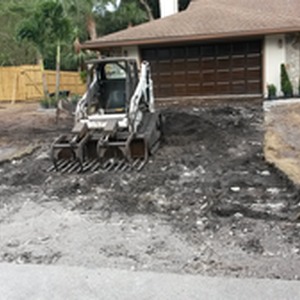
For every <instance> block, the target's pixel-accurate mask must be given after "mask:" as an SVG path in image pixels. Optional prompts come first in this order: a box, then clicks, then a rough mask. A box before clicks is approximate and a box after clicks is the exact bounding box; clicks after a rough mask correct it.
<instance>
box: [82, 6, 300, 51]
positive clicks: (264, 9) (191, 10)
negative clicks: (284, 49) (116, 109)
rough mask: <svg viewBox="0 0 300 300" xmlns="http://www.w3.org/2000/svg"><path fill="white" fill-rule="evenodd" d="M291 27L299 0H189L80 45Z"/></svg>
mask: <svg viewBox="0 0 300 300" xmlns="http://www.w3.org/2000/svg"><path fill="white" fill-rule="evenodd" d="M295 31H300V0H192V2H191V4H190V6H189V7H188V9H187V10H185V11H183V12H180V13H178V14H175V15H172V16H170V17H166V18H163V19H158V20H155V21H152V22H148V23H145V24H142V25H139V26H136V27H132V28H129V29H126V30H122V31H119V32H116V33H113V34H110V35H107V36H104V37H101V38H99V39H97V40H95V41H88V42H86V43H85V44H84V45H83V48H88V49H95V48H107V47H112V46H125V45H144V44H158V43H171V42H180V41H195V40H205V39H217V38H226V37H241V36H254V35H264V34H271V33H282V32H295Z"/></svg>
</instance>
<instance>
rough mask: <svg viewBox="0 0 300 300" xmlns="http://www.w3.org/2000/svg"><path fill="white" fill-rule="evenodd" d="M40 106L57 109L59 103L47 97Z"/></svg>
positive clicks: (53, 98)
mask: <svg viewBox="0 0 300 300" xmlns="http://www.w3.org/2000/svg"><path fill="white" fill-rule="evenodd" d="M40 105H41V107H42V108H56V107H57V101H56V100H55V97H45V98H43V99H42V100H41V101H40Z"/></svg>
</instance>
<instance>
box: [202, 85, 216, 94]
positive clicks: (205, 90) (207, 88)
mask: <svg viewBox="0 0 300 300" xmlns="http://www.w3.org/2000/svg"><path fill="white" fill-rule="evenodd" d="M215 92H216V88H215V84H214V83H213V82H211V83H204V84H203V85H202V86H201V93H202V94H203V95H214V93H215Z"/></svg>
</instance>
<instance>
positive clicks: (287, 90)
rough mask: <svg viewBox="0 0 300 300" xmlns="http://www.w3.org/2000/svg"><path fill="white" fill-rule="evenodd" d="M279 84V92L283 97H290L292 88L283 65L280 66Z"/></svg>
mask: <svg viewBox="0 0 300 300" xmlns="http://www.w3.org/2000/svg"><path fill="white" fill-rule="evenodd" d="M280 83H281V91H282V92H283V95H284V97H292V96H293V86H292V83H291V81H290V79H289V75H288V73H287V71H286V68H285V65H284V64H281V66H280Z"/></svg>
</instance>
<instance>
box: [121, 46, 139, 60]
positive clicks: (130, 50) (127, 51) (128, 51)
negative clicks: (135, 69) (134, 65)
mask: <svg viewBox="0 0 300 300" xmlns="http://www.w3.org/2000/svg"><path fill="white" fill-rule="evenodd" d="M122 56H128V57H134V58H136V59H137V61H138V62H139V63H140V61H141V57H140V52H139V48H138V46H130V47H122Z"/></svg>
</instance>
